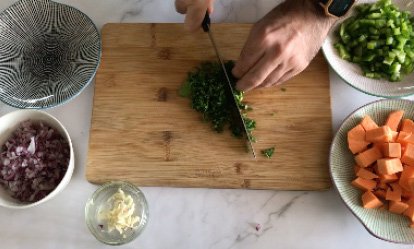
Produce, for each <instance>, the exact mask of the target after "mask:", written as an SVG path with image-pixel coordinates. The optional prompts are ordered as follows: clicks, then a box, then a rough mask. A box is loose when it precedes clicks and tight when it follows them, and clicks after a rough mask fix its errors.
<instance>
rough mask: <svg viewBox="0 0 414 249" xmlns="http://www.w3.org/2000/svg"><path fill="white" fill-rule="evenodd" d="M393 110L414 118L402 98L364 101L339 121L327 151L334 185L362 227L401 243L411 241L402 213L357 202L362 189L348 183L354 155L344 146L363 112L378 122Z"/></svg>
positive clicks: (409, 103)
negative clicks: (329, 150)
mask: <svg viewBox="0 0 414 249" xmlns="http://www.w3.org/2000/svg"><path fill="white" fill-rule="evenodd" d="M393 110H404V111H405V114H404V118H410V119H414V102H413V101H410V100H403V99H384V100H379V101H376V102H372V103H370V104H367V105H365V106H363V107H361V108H359V109H358V110H356V111H355V112H353V113H352V114H351V115H349V116H348V117H347V118H346V119H345V121H344V122H343V123H342V125H341V127H340V128H339V130H338V132H337V133H336V135H335V137H334V139H333V142H332V146H331V153H330V163H329V167H330V173H331V177H332V181H333V183H334V186H335V187H336V189H337V190H338V192H339V194H340V196H341V198H342V200H343V201H344V203H345V205H346V206H347V207H348V208H349V210H350V211H351V212H352V213H353V214H354V215H355V217H357V218H358V220H359V221H360V222H361V223H362V225H364V226H365V228H366V229H367V230H368V232H370V233H371V234H372V235H374V236H375V237H377V238H380V239H383V240H386V241H390V242H395V243H403V244H414V228H410V227H409V225H410V221H409V219H408V218H407V217H405V216H403V215H397V214H393V213H391V212H389V211H387V210H379V209H364V208H363V207H362V203H361V195H362V192H361V191H360V190H359V189H357V188H355V187H354V186H352V185H351V181H352V180H354V179H355V173H354V165H355V162H354V156H353V155H352V153H351V151H350V150H349V149H348V144H347V132H348V131H349V130H350V129H352V128H353V127H355V126H356V125H357V124H359V122H360V121H361V120H362V118H363V117H364V116H365V115H370V116H371V117H372V119H373V120H374V121H375V122H376V123H378V124H384V123H385V120H386V118H387V116H388V114H389V113H390V112H391V111H393Z"/></svg>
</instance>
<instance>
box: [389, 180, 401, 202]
mask: <svg viewBox="0 0 414 249" xmlns="http://www.w3.org/2000/svg"><path fill="white" fill-rule="evenodd" d="M401 194H402V189H401V187H400V185H399V184H398V183H390V186H389V187H388V189H387V194H386V195H385V199H386V200H387V201H401Z"/></svg>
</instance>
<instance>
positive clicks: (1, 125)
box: [0, 110, 75, 209]
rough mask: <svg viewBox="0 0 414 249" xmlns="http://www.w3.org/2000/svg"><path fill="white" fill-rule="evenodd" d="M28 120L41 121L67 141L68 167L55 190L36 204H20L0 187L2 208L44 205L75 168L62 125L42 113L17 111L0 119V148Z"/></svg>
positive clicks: (66, 181) (55, 193)
mask: <svg viewBox="0 0 414 249" xmlns="http://www.w3.org/2000/svg"><path fill="white" fill-rule="evenodd" d="M29 119H30V120H33V121H43V122H44V123H46V124H48V125H50V126H51V127H53V128H54V129H56V130H57V131H58V132H59V133H60V134H61V135H62V136H63V137H64V138H65V139H66V140H67V142H68V144H69V147H70V159H69V165H68V168H67V170H66V173H65V175H64V177H63V179H62V180H61V182H60V183H59V184H58V185H57V186H56V188H55V189H54V190H53V191H52V192H50V193H49V194H48V195H47V196H46V197H44V198H43V199H41V200H39V201H37V202H32V203H21V202H19V201H18V200H16V199H14V198H12V197H11V196H10V195H9V194H8V193H7V192H6V190H5V189H4V188H3V186H0V206H3V207H8V208H13V209H23V208H29V207H33V206H37V205H39V204H41V203H44V202H46V201H48V200H50V199H52V198H53V197H55V196H56V195H57V194H58V193H59V192H60V191H62V190H63V189H64V188H65V187H66V185H68V183H69V181H70V178H71V177H72V173H73V169H74V167H75V156H74V153H73V145H72V141H71V139H70V136H69V134H68V132H67V130H66V129H65V127H63V125H62V123H60V122H59V120H57V119H56V118H54V117H53V116H52V115H50V114H48V113H46V112H43V111H38V110H18V111H14V112H11V113H8V114H6V115H4V116H2V117H0V146H3V144H4V143H5V142H6V141H7V139H9V138H10V136H11V135H12V133H13V132H14V131H15V130H16V129H17V128H18V127H19V125H20V123H22V122H23V121H26V120H29Z"/></svg>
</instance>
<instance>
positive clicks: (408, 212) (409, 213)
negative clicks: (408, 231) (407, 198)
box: [403, 205, 414, 222]
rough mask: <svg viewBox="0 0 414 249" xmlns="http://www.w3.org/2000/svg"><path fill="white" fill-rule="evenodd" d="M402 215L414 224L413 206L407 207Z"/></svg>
mask: <svg viewBox="0 0 414 249" xmlns="http://www.w3.org/2000/svg"><path fill="white" fill-rule="evenodd" d="M403 214H404V215H405V216H407V217H408V218H409V219H410V220H411V221H412V222H414V206H411V205H409V206H408V208H407V209H406V210H405V211H404V213H403Z"/></svg>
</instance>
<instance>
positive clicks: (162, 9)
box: [0, 0, 413, 249]
mask: <svg viewBox="0 0 414 249" xmlns="http://www.w3.org/2000/svg"><path fill="white" fill-rule="evenodd" d="M12 2H14V1H12V0H1V1H0V10H2V9H4V8H6V7H7V6H9V5H10V4H11V3H12ZM59 2H62V3H67V4H69V5H72V6H75V7H77V8H78V9H80V10H81V11H83V12H85V13H86V14H88V15H89V16H90V17H91V18H92V19H93V20H94V22H95V23H96V24H97V25H98V27H102V25H103V24H105V23H107V22H182V20H183V17H182V16H180V15H178V14H176V13H175V11H174V6H173V0H154V1H151V0H117V1H116V0H60V1H59ZM278 2H279V1H270V0H269V1H267V0H258V1H254V0H232V1H231V0H221V1H218V2H217V3H216V12H215V13H214V14H213V16H212V19H213V21H214V22H255V21H257V20H258V19H259V18H260V17H262V16H263V15H264V14H265V13H266V12H267V11H269V10H270V9H271V8H272V7H273V6H275V5H276V4H277V3H278ZM331 94H332V111H333V116H334V117H333V123H334V129H335V130H336V129H337V127H338V126H339V124H340V122H341V120H342V119H343V118H345V117H346V116H347V115H348V114H349V113H350V112H352V111H353V110H354V109H356V108H357V107H359V106H361V105H363V104H365V103H368V102H370V101H372V100H375V99H376V98H374V97H370V96H367V95H365V94H362V93H360V92H357V91H356V90H354V89H352V88H351V87H349V86H348V85H346V84H345V83H344V82H342V81H341V80H340V79H339V78H338V77H337V76H336V75H334V74H333V73H332V74H331ZM92 99H93V85H90V86H89V87H88V88H86V89H85V90H84V91H83V93H82V94H81V95H80V96H78V97H77V98H76V99H74V100H73V101H71V102H70V103H68V104H66V105H64V106H60V107H58V108H54V109H50V110H48V112H50V113H52V114H53V115H55V116H56V117H57V118H58V119H59V120H61V121H62V122H63V124H64V125H65V126H66V127H67V128H68V130H69V132H70V134H71V136H72V139H73V141H74V146H75V152H76V154H77V161H76V169H75V172H74V175H73V178H72V180H71V182H70V184H69V185H68V187H67V188H66V189H65V190H64V191H63V192H62V193H61V194H60V195H58V196H57V197H56V198H55V199H53V200H51V201H49V202H47V203H45V204H43V205H40V206H38V207H35V208H32V209H29V210H18V211H16V210H9V209H5V208H0V248H5V249H6V248H7V249H18V248H19V249H28V248H42V249H49V248H50V249H53V248H61V249H65V248H90V249H92V248H107V247H109V246H105V245H102V244H100V243H99V242H98V241H96V240H95V238H94V237H93V236H92V235H91V234H90V233H89V231H88V229H87V227H86V225H85V223H84V214H83V210H84V204H85V202H86V200H87V198H88V197H89V196H90V195H91V194H92V192H93V191H94V190H95V189H96V186H94V185H92V184H89V183H88V182H87V181H86V180H85V176H84V170H85V162H86V155H87V145H88V131H89V127H90V117H91V111H92ZM12 110H13V108H10V107H7V106H5V105H4V104H0V115H3V114H5V113H7V112H10V111H12ZM143 191H144V193H145V195H146V196H147V199H148V201H149V205H150V222H149V224H148V226H147V228H146V230H145V231H144V233H143V234H142V235H141V236H140V237H139V238H138V239H136V240H135V241H134V242H132V243H130V244H128V245H125V246H122V247H121V248H143V249H144V248H145V249H164V248H175V249H179V248H189V249H190V248H191V249H195V248H197V249H204V248H205V249H208V248H218V249H221V248H223V249H225V248H226V249H227V248H246V249H251V248H255V249H261V248H315V249H322V248H337V249H342V248H343V249H345V248H399V249H402V248H413V247H412V246H407V245H396V244H391V243H388V242H384V241H381V240H378V239H376V238H374V237H372V236H371V235H369V233H368V232H367V231H366V230H365V229H364V228H363V227H362V225H361V224H360V223H359V222H358V221H357V220H356V219H355V218H354V217H353V216H352V214H351V213H350V212H349V211H348V210H347V209H346V207H345V206H344V205H343V203H342V202H341V200H340V198H339V196H338V194H337V193H336V192H335V191H334V190H330V191H325V192H289V191H279V192H278V191H249V190H211V189H178V188H175V189H174V188H143ZM256 224H261V229H260V230H259V231H256V230H255V226H256Z"/></svg>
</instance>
